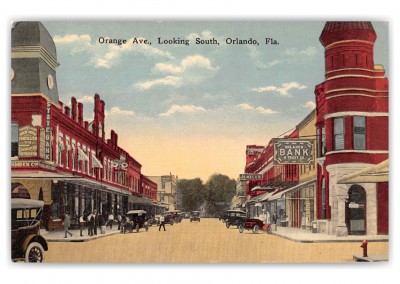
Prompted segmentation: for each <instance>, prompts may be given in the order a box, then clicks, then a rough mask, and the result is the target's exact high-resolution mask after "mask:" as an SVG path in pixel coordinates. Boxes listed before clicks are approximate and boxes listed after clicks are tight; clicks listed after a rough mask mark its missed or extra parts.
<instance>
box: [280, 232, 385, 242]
mask: <svg viewBox="0 0 400 284" xmlns="http://www.w3.org/2000/svg"><path fill="white" fill-rule="evenodd" d="M272 235H275V236H278V237H281V238H284V239H287V240H289V241H293V242H297V243H359V242H362V240H304V239H302V240H299V239H295V238H291V237H288V236H284V235H280V234H277V233H274V232H272ZM368 242H369V243H373V242H389V240H388V239H376V240H368Z"/></svg>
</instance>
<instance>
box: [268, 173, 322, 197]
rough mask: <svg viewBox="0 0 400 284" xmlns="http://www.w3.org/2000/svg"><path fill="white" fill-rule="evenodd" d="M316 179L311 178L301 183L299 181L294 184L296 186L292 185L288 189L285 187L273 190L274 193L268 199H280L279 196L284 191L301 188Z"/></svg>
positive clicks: (284, 192) (281, 195)
mask: <svg viewBox="0 0 400 284" xmlns="http://www.w3.org/2000/svg"><path fill="white" fill-rule="evenodd" d="M316 180H317V179H316V178H313V179H311V180H308V181H305V182H302V183H300V184H298V185H296V186H293V187H291V188H288V189H285V190H281V191H277V192H274V194H273V195H272V196H271V197H269V198H268V201H274V200H277V199H280V198H282V197H283V195H284V194H286V193H288V192H291V191H294V190H298V189H301V188H302V187H304V186H307V185H309V184H312V183H314V182H315V181H316Z"/></svg>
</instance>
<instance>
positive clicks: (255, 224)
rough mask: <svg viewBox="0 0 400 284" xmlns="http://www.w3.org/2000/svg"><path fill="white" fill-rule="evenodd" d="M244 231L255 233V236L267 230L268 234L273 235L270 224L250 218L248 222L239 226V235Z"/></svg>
mask: <svg viewBox="0 0 400 284" xmlns="http://www.w3.org/2000/svg"><path fill="white" fill-rule="evenodd" d="M244 230H247V231H250V230H251V231H253V233H254V234H257V233H258V231H259V230H266V232H267V233H268V234H271V232H272V228H271V225H270V224H265V223H264V221H262V220H261V219H258V218H249V219H246V221H245V222H244V223H243V224H241V225H239V233H243V232H244Z"/></svg>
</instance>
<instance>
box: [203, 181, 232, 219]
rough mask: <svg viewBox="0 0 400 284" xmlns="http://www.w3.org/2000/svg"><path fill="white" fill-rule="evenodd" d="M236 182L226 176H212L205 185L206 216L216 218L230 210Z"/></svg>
mask: <svg viewBox="0 0 400 284" xmlns="http://www.w3.org/2000/svg"><path fill="white" fill-rule="evenodd" d="M235 192H236V182H235V180H234V179H230V178H229V177H228V176H226V175H222V174H213V175H211V176H210V178H209V179H208V181H207V183H206V185H205V210H206V212H207V214H208V215H210V216H216V215H218V214H220V213H221V212H222V211H223V210H227V209H229V208H230V205H231V201H232V198H233V197H234V196H235Z"/></svg>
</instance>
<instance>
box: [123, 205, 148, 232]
mask: <svg viewBox="0 0 400 284" xmlns="http://www.w3.org/2000/svg"><path fill="white" fill-rule="evenodd" d="M141 228H144V229H145V231H146V232H147V231H148V230H149V224H148V222H147V212H146V211H144V210H130V211H128V213H126V222H125V223H124V224H123V230H122V232H123V233H131V232H132V231H136V232H139V230H140V229H141Z"/></svg>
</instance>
